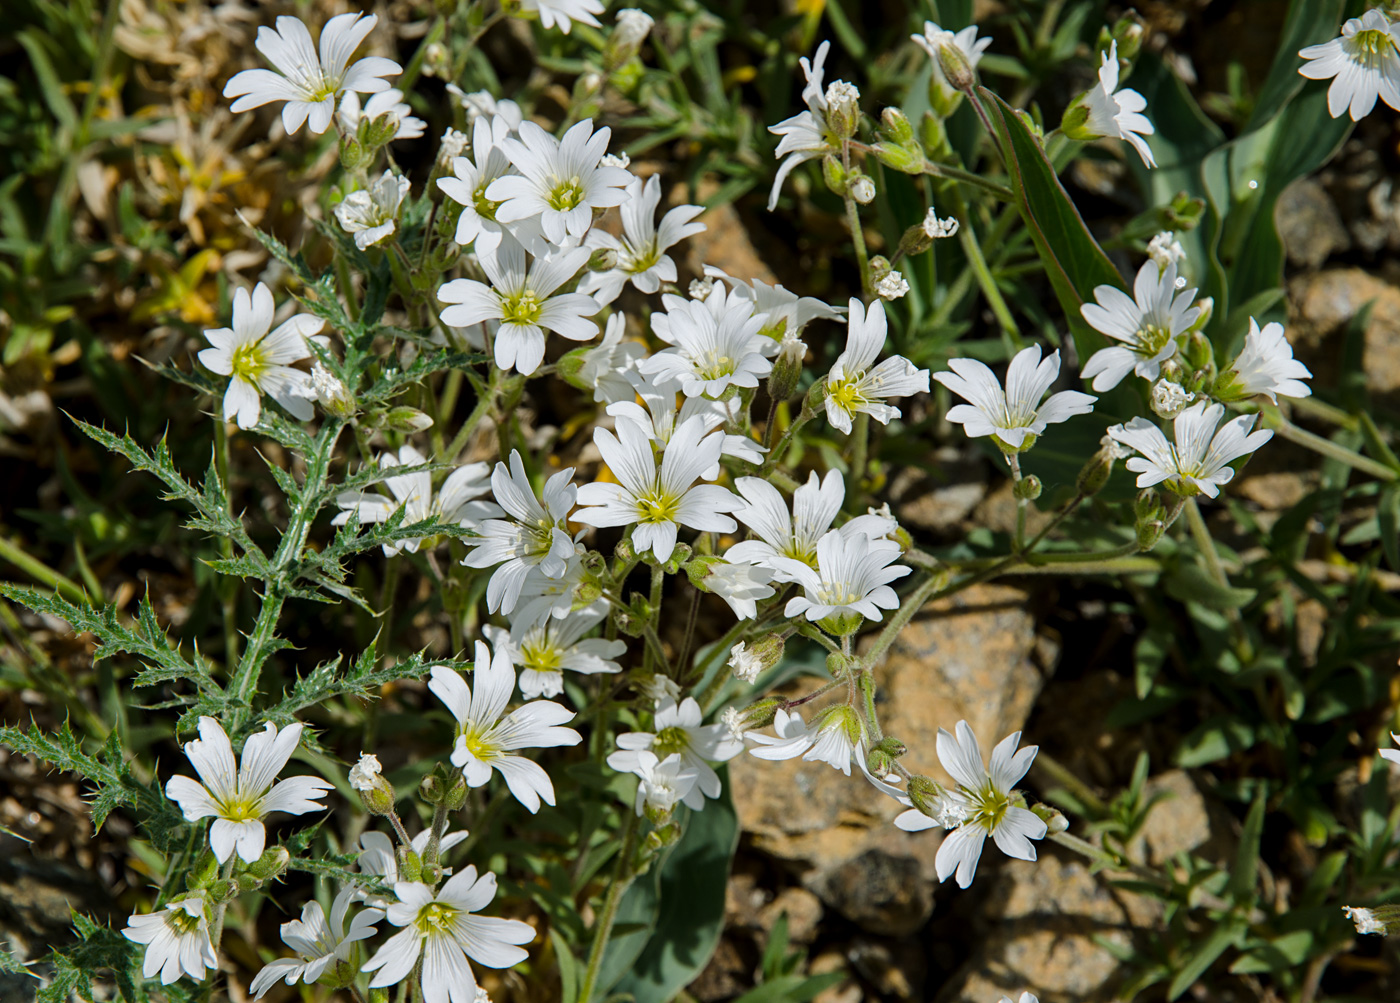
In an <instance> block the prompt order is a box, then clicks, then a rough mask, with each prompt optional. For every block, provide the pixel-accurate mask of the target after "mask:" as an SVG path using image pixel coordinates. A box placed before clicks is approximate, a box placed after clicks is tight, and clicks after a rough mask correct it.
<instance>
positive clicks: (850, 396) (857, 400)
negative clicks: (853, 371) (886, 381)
mask: <svg viewBox="0 0 1400 1003" xmlns="http://www.w3.org/2000/svg"><path fill="white" fill-rule="evenodd" d="M826 395H827V397H829V398H831V399H832V400H834V401H835V402H836V406H837V407H839V408H840V409H841V410H842V411H845V412H846V413H848V414H853V413H855V412H856V411H858V410H860V407H861V405H862V404H866V403H868V401H866V399H865V394H863V393H861V392H860V384H859V383H858V382H856V381H855V380H842V381H841V382H840V383H837V384H836V385H835V386H828V387H827V390H826Z"/></svg>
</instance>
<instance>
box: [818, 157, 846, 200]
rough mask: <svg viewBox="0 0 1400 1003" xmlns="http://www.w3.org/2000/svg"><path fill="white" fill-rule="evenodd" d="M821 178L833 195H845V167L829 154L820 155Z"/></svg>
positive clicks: (843, 196)
mask: <svg viewBox="0 0 1400 1003" xmlns="http://www.w3.org/2000/svg"><path fill="white" fill-rule="evenodd" d="M822 180H823V181H825V182H826V187H827V188H828V189H830V190H831V193H832V194H833V195H839V196H841V197H842V198H845V196H846V169H845V168H844V167H842V166H841V161H839V160H837V159H836V158H835V157H833V156H832V155H831V154H829V153H828V154H827V155H826V156H824V157H822Z"/></svg>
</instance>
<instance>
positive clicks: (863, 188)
mask: <svg viewBox="0 0 1400 1003" xmlns="http://www.w3.org/2000/svg"><path fill="white" fill-rule="evenodd" d="M846 191H848V192H849V193H850V195H851V198H853V199H855V200H856V201H857V202H859V203H860V204H861V205H869V204H870V203H871V202H873V201H875V182H874V181H872V180H871V179H870V177H869V175H866V174H855V173H853V174H852V175H851V177H850V180H849V181H848V182H847V185H846Z"/></svg>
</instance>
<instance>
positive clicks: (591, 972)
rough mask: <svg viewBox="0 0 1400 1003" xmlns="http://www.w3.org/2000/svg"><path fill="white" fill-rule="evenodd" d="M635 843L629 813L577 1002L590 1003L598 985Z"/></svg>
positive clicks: (628, 878)
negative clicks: (599, 972) (599, 973)
mask: <svg viewBox="0 0 1400 1003" xmlns="http://www.w3.org/2000/svg"><path fill="white" fill-rule="evenodd" d="M636 843H637V816H636V813H635V812H631V811H628V812H627V818H626V821H625V822H623V833H622V848H621V849H620V850H618V855H617V869H616V870H615V871H614V872H613V879H612V883H611V884H610V885H609V886H608V895H607V898H605V899H604V900H603V909H602V912H600V913H599V914H598V919H597V921H596V922H595V923H594V924H593V946H592V947H591V948H590V949H589V951H588V967H587V968H586V969H584V972H583V982H582V983H581V984H580V986H579V991H578V1003H592V1001H593V992H594V989H595V987H596V986H597V984H598V971H599V969H600V968H601V967H602V964H603V954H604V953H605V951H606V950H607V947H608V938H609V937H611V936H612V928H613V923H614V922H615V921H616V919H617V908H618V906H620V905H621V904H622V896H623V895H624V894H625V893H626V891H627V889H628V888H629V887H630V886H631V884H632V879H633V877H634V875H633V874H632V851H633V849H634V848H635V846H636Z"/></svg>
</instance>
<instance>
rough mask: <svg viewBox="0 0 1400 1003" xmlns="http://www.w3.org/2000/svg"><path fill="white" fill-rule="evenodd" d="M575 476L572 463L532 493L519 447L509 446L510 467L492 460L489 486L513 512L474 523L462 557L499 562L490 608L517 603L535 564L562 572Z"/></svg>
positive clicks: (552, 573)
mask: <svg viewBox="0 0 1400 1003" xmlns="http://www.w3.org/2000/svg"><path fill="white" fill-rule="evenodd" d="M573 477H574V468H573V467H566V468H565V469H563V470H561V471H559V472H558V473H557V474H555V475H554V476H552V477H550V479H549V480H548V481H546V482H545V486H544V495H543V499H540V498H536V497H535V489H534V487H533V486H532V485H531V484H530V478H529V477H528V476H526V474H525V465H524V463H522V462H521V460H520V453H519V451H517V450H514V449H512V450H511V451H510V468H509V469H507V468H506V465H505V464H504V463H501V462H499V461H498V462H497V463H496V469H495V470H494V471H493V472H492V474H491V489H492V491H493V492H494V494H495V498H496V503H497V504H499V505H500V506H501V508H503V509H505V511H506V514H507V515H509V516H510V517H511V518H510V520H504V519H487V520H485V521H484V522H482V523H481V524H480V525H479V526H477V527H476V531H477V533H478V534H480V536H479V537H477V538H475V539H469V540H467V541H465V542H466V544H467V546H469V547H472V548H474V549H473V550H472V552H471V553H470V554H468V555H467V556H466V558H465V559H464V560H463V561H462V563H463V564H464V565H466V566H467V567H469V568H490V567H495V565H497V564H500V565H501V566H500V567H499V568H496V572H495V574H493V575H492V576H491V581H490V582H488V583H487V586H486V605H487V608H489V609H490V610H491V612H492V613H494V612H496V611H497V610H500V611H501V612H502V613H509V612H510V611H511V610H513V609H514V608H515V602H516V599H517V598H518V597H519V596H520V591H521V586H522V585H523V584H524V580H525V576H526V574H527V573H528V572H529V571H530V570H531V569H532V568H538V569H539V570H540V572H541V573H543V574H544V575H545V576H546V577H548V578H555V579H558V578H562V577H563V576H564V572H565V571H566V570H567V567H568V564H567V562H568V559H569V558H571V557H573V556H574V541H573V538H572V537H571V536H569V528H568V520H569V510H570V509H572V508H573V507H574V500H575V499H576V498H577V497H578V488H576V487H574V485H573ZM502 562H504V563H502Z"/></svg>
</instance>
